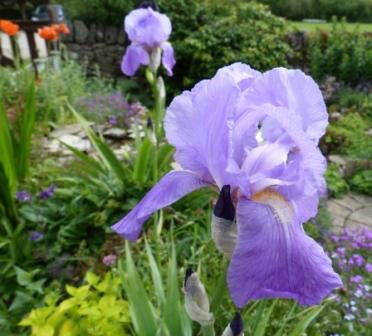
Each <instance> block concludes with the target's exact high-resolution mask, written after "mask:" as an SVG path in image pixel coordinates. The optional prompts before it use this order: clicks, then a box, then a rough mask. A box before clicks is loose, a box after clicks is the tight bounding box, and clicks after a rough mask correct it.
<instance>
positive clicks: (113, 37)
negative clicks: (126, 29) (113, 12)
mask: <svg viewBox="0 0 372 336" xmlns="http://www.w3.org/2000/svg"><path fill="white" fill-rule="evenodd" d="M117 39H118V30H117V28H115V27H114V26H108V27H106V29H105V42H106V44H114V43H116V41H117Z"/></svg>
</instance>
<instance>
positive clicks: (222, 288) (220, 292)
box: [211, 260, 229, 312]
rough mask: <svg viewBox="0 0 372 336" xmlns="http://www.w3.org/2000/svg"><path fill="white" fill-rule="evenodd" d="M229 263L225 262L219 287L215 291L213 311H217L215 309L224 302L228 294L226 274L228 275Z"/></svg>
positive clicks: (212, 301)
mask: <svg viewBox="0 0 372 336" xmlns="http://www.w3.org/2000/svg"><path fill="white" fill-rule="evenodd" d="M228 265H229V263H228V261H227V260H224V265H223V271H222V273H221V275H220V277H219V279H218V281H217V286H216V288H215V290H214V293H213V296H212V300H211V311H212V312H213V311H215V309H216V308H217V307H218V306H219V305H220V303H221V302H222V300H223V298H224V296H225V294H226V289H227V286H226V274H227V267H228Z"/></svg>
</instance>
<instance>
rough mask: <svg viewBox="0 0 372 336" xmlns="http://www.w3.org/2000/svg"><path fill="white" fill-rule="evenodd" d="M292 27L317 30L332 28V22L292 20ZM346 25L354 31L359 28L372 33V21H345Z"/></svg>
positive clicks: (349, 29)
mask: <svg viewBox="0 0 372 336" xmlns="http://www.w3.org/2000/svg"><path fill="white" fill-rule="evenodd" d="M290 26H291V29H293V30H295V29H299V30H306V31H311V32H313V31H316V30H317V29H323V30H331V29H332V23H331V22H327V23H310V22H298V21H291V22H290ZM345 27H346V30H347V31H354V30H355V29H359V30H360V31H361V32H369V33H372V23H345Z"/></svg>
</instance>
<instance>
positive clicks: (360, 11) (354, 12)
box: [259, 0, 372, 22]
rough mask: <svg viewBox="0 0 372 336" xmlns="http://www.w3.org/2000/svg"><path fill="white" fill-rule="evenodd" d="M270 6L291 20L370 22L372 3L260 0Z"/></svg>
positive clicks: (362, 0) (363, 0) (337, 0)
mask: <svg viewBox="0 0 372 336" xmlns="http://www.w3.org/2000/svg"><path fill="white" fill-rule="evenodd" d="M259 2H262V3H265V4H267V5H269V6H270V9H271V10H272V12H273V13H274V14H276V15H279V16H283V17H286V18H288V19H291V20H302V19H308V18H314V19H327V20H329V19H331V17H332V16H334V15H335V16H337V17H339V18H342V17H346V18H347V19H348V20H349V21H362V22H370V21H371V19H372V3H371V1H369V0H352V1H350V0H281V1H278V0H259Z"/></svg>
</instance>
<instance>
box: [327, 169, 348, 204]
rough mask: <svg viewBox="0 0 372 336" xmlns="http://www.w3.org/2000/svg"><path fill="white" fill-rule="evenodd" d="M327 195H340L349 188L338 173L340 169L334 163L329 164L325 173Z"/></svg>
mask: <svg viewBox="0 0 372 336" xmlns="http://www.w3.org/2000/svg"><path fill="white" fill-rule="evenodd" d="M325 178H326V181H327V188H328V191H329V196H332V197H336V198H338V197H341V196H343V195H344V194H345V193H346V192H347V191H348V189H349V186H348V184H347V183H346V181H345V180H344V179H343V178H342V177H341V175H340V169H339V167H338V166H337V165H336V164H330V165H329V166H328V169H327V171H326V173H325Z"/></svg>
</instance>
